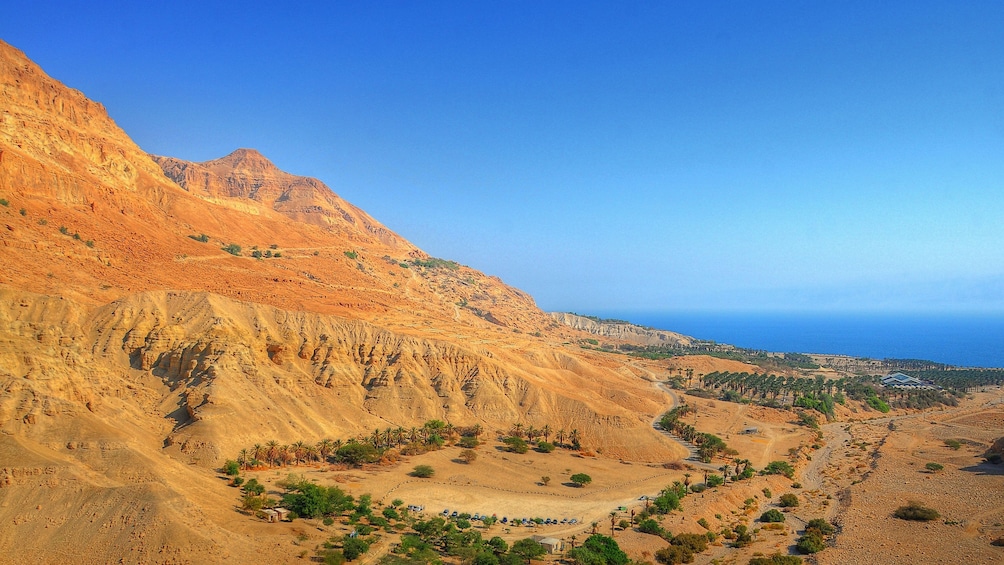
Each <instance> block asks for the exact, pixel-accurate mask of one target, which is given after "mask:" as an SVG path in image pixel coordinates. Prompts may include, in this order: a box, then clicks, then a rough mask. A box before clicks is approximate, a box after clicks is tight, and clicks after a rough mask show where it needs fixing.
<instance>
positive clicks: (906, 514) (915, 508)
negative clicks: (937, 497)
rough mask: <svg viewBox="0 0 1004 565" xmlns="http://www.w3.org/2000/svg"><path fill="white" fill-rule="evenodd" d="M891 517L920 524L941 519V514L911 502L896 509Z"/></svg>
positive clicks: (918, 503)
mask: <svg viewBox="0 0 1004 565" xmlns="http://www.w3.org/2000/svg"><path fill="white" fill-rule="evenodd" d="M892 515H893V516H895V517H897V518H899V519H901V520H916V521H920V522H929V521H931V520H937V519H938V518H940V517H941V514H938V511H937V510H935V509H933V508H927V507H926V506H923V505H922V504H921V503H920V502H917V501H913V500H911V501H910V503H909V504H907V505H906V506H900V507H899V508H897V509H896V511H895V512H893V514H892Z"/></svg>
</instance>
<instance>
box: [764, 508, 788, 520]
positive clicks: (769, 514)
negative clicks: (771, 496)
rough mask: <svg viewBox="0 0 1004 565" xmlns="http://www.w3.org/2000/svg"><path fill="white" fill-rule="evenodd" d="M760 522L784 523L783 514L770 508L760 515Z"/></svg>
mask: <svg viewBox="0 0 1004 565" xmlns="http://www.w3.org/2000/svg"><path fill="white" fill-rule="evenodd" d="M760 521H761V522H784V514H782V513H781V511H780V510H778V509H777V508H771V509H770V510H768V511H766V512H764V513H763V514H761V515H760Z"/></svg>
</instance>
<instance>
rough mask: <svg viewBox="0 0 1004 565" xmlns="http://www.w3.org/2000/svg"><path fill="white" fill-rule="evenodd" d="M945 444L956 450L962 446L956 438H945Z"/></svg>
mask: <svg viewBox="0 0 1004 565" xmlns="http://www.w3.org/2000/svg"><path fill="white" fill-rule="evenodd" d="M945 446H946V447H950V448H952V449H954V450H956V451H958V450H959V448H960V447H962V442H961V441H959V440H957V439H946V440H945Z"/></svg>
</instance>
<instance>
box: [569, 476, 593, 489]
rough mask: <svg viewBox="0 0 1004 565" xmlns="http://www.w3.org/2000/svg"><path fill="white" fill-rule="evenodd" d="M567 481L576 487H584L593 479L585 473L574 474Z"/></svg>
mask: <svg viewBox="0 0 1004 565" xmlns="http://www.w3.org/2000/svg"><path fill="white" fill-rule="evenodd" d="M569 479H570V480H571V481H572V482H573V483H575V486H577V487H584V486H586V485H588V484H589V483H591V482H593V478H592V477H590V476H589V475H587V474H585V473H576V474H574V475H572V476H571V477H569Z"/></svg>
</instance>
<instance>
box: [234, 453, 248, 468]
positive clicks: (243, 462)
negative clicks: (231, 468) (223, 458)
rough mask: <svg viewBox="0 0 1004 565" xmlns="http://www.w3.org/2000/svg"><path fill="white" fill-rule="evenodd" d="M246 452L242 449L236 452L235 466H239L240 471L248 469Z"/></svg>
mask: <svg viewBox="0 0 1004 565" xmlns="http://www.w3.org/2000/svg"><path fill="white" fill-rule="evenodd" d="M248 461H249V459H248V450H247V449H242V450H240V451H238V452H237V464H238V465H240V467H241V469H247V468H248Z"/></svg>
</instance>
